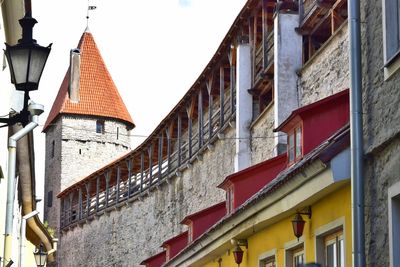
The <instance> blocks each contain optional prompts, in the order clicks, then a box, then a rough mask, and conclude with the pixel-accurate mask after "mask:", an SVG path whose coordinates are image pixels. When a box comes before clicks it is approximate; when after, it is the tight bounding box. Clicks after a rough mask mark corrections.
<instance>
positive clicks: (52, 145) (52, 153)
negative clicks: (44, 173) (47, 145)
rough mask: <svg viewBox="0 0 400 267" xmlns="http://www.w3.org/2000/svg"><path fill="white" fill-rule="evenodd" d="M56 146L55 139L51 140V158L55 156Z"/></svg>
mask: <svg viewBox="0 0 400 267" xmlns="http://www.w3.org/2000/svg"><path fill="white" fill-rule="evenodd" d="M54 147H55V142H54V140H53V141H52V142H51V158H54Z"/></svg>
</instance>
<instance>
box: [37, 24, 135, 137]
mask: <svg viewBox="0 0 400 267" xmlns="http://www.w3.org/2000/svg"><path fill="white" fill-rule="evenodd" d="M78 48H79V49H80V52H81V64H80V80H79V83H80V88H79V102H78V103H74V102H72V101H70V99H69V97H68V87H69V75H70V71H69V69H68V70H67V73H66V74H65V77H64V80H63V82H62V84H61V87H60V90H59V91H58V94H57V97H56V99H55V101H54V103H53V107H52V108H51V110H50V113H49V116H48V117H47V120H46V123H45V125H44V127H43V131H44V132H45V131H46V130H47V129H48V127H49V126H50V125H51V123H52V122H54V121H55V120H56V118H57V117H58V116H59V115H60V114H77V115H89V116H100V117H105V118H113V119H117V120H121V121H123V122H125V123H126V124H127V126H128V127H129V128H133V127H134V126H135V125H134V123H133V120H132V118H131V116H130V114H129V112H128V110H127V109H126V106H125V104H124V102H123V100H122V98H121V96H120V94H119V93H118V89H117V87H116V86H115V84H114V82H113V80H112V78H111V75H110V73H109V72H108V70H107V67H106V65H105V63H104V61H103V58H102V57H101V54H100V51H99V49H98V48H97V45H96V43H95V41H94V38H93V35H92V34H91V33H90V32H89V31H85V32H84V33H83V34H82V37H81V39H80V41H79V45H78Z"/></svg>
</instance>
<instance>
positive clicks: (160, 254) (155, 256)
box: [140, 250, 167, 265]
mask: <svg viewBox="0 0 400 267" xmlns="http://www.w3.org/2000/svg"><path fill="white" fill-rule="evenodd" d="M163 254H165V256H167V255H166V254H167V252H166V251H165V250H163V251H161V252H160V253H158V254H156V255H154V256H151V257H150V258H147V259H145V260H143V261H142V262H141V263H140V265H145V264H146V263H148V262H149V261H152V260H154V259H156V258H158V257H160V256H163Z"/></svg>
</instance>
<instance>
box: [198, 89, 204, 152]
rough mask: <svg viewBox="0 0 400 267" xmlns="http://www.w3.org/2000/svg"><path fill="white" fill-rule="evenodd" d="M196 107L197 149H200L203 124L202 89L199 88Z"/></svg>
mask: <svg viewBox="0 0 400 267" xmlns="http://www.w3.org/2000/svg"><path fill="white" fill-rule="evenodd" d="M197 108H198V113H197V116H198V119H197V121H198V124H199V130H198V132H199V136H198V138H199V150H200V149H201V148H202V146H203V127H204V124H203V90H202V89H201V88H200V90H199V96H198V105H197Z"/></svg>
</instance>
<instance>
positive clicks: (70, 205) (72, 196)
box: [68, 191, 74, 223]
mask: <svg viewBox="0 0 400 267" xmlns="http://www.w3.org/2000/svg"><path fill="white" fill-rule="evenodd" d="M73 198H74V192H73V191H71V193H69V212H68V214H69V220H68V221H69V223H71V222H72V212H73V211H72V200H73Z"/></svg>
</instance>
